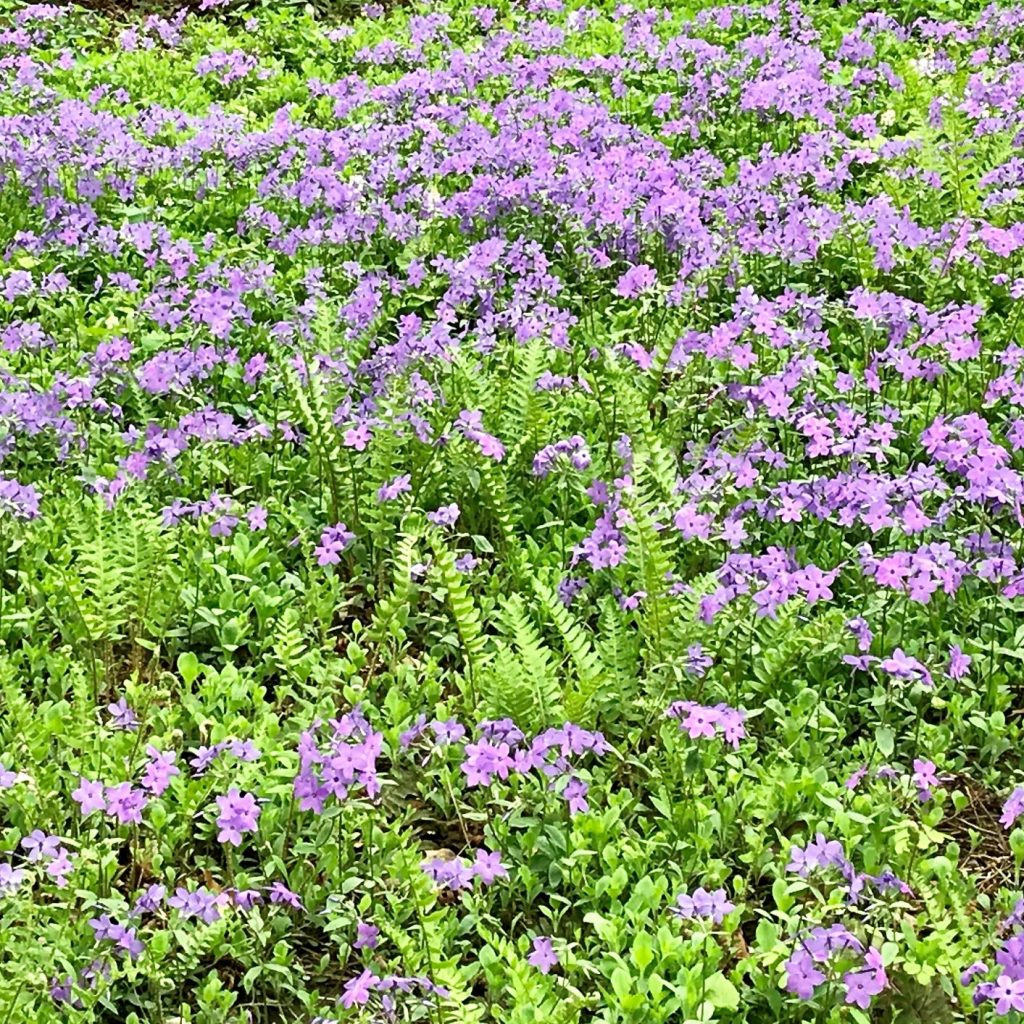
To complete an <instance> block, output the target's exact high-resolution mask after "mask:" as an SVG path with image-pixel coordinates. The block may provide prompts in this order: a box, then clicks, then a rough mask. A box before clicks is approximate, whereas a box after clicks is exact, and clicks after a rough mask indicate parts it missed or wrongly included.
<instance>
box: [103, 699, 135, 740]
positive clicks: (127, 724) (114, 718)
mask: <svg viewBox="0 0 1024 1024" xmlns="http://www.w3.org/2000/svg"><path fill="white" fill-rule="evenodd" d="M107 714H109V715H110V722H109V723H108V724H109V725H110V727H111V728H112V729H125V730H127V731H129V732H130V731H133V730H135V729H138V727H139V719H138V717H137V716H136V714H135V712H134V711H133V710H132V709H131V708H130V707H129V706H128V701H126V700H125V699H124V697H122V698H121V699H120V700H119V701H117V702H116V703H114V704H108V705H107Z"/></svg>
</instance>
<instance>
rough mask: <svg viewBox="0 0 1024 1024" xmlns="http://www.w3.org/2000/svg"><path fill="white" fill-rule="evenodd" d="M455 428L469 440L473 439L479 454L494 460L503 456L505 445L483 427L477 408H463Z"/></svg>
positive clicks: (481, 416) (480, 414) (480, 413)
mask: <svg viewBox="0 0 1024 1024" xmlns="http://www.w3.org/2000/svg"><path fill="white" fill-rule="evenodd" d="M455 426H456V428H457V429H458V430H459V431H460V432H461V433H462V435H463V436H464V437H465V438H466V439H467V440H469V441H473V442H474V443H475V444H476V445H477V446H478V447H479V448H480V452H481V454H483V455H485V456H486V457H487V458H489V459H494V461H495V462H501V460H502V459H503V458H505V446H504V445H503V444H502V443H501V442H500V441H499V440H498V439H497V438H496V437H495V436H494V435H493V434H488V433H487V432H486V431H485V430H484V429H483V413H482V412H480V411H479V410H478V409H464V410H463V411H462V412H460V413H459V418H458V420H457V421H456V423H455Z"/></svg>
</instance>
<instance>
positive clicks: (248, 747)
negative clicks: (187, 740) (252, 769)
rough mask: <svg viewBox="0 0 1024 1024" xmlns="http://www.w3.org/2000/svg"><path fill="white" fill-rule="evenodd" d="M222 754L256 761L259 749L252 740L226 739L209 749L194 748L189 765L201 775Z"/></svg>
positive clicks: (203, 747)
mask: <svg viewBox="0 0 1024 1024" xmlns="http://www.w3.org/2000/svg"><path fill="white" fill-rule="evenodd" d="M222 754H231V756H232V757H236V758H238V760H239V761H247V762H252V761H258V760H259V759H260V756H261V755H260V751H259V748H258V747H257V746H256V745H255V744H254V743H253V741H252V740H239V739H226V740H221V741H220V742H219V743H214V744H213V746H211V747H206V746H200V747H196V749H195V750H194V751H192V756H191V757H190V759H189V764H190V765H191V766H192V771H193V772H194V773H195V774H196V775H202V774H203V773H204V772H206V770H207V769H208V768H209V767H210V766H211V765H212V764H213V763H214V762H215V761H216V760H217V759H218V758H219V757H220V756H221V755H222ZM172 774H173V773H172Z"/></svg>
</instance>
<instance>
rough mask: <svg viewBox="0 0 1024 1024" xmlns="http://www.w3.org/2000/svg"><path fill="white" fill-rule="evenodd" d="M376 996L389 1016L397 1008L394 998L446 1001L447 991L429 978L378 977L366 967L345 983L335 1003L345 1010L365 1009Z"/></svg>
mask: <svg viewBox="0 0 1024 1024" xmlns="http://www.w3.org/2000/svg"><path fill="white" fill-rule="evenodd" d="M375 994H376V995H377V996H378V997H379V998H380V1001H381V1009H382V1010H383V1011H384V1012H385V1013H386V1014H391V1013H392V1012H393V1011H394V1009H395V1006H396V1000H395V996H404V997H406V998H410V997H415V998H417V999H419V1000H424V1001H426V1000H427V999H428V997H430V996H436V997H437V998H439V999H447V998H448V989H446V988H445V987H444V986H443V985H435V984H434V983H433V982H432V981H431V980H430V979H429V978H420V977H414V978H403V977H400V976H399V975H388V976H386V977H383V978H380V977H378V976H377V975H376V974H374V973H373V971H371V970H370V969H369V968H366V969H365V970H364V971H363V972H362V974H360V975H358V977H355V978H352V979H350V980H349V981H347V982H345V987H344V989H343V991H342V994H341V998H340V999H339V1000H338V1002H339V1003H340V1004H341V1005H342V1006H343V1007H345V1009H346V1010H347V1009H351V1008H352V1007H353V1006H365V1005H366V1004H367V1003H368V1002H369V1001H370V998H371V996H373V995H375Z"/></svg>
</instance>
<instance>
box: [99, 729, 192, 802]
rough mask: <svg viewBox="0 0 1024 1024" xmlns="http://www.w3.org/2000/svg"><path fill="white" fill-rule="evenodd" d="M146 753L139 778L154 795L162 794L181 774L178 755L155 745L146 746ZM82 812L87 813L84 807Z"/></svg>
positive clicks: (142, 785) (144, 787) (143, 786)
mask: <svg viewBox="0 0 1024 1024" xmlns="http://www.w3.org/2000/svg"><path fill="white" fill-rule="evenodd" d="M146 753H147V754H148V755H149V760H148V761H147V762H146V767H145V769H144V771H143V773H142V778H141V779H139V785H140V786H141V787H142V788H143V789H145V790H148V791H149V792H150V793H152V794H153V796H162V795H163V793H165V792H166V790H167V787H168V786H169V785H170V784H171V779H172V778H174V776H175V775H180V774H181V769H180V768H179V767H178V766H177V765H176V764H175V763H174V762H175V761H176V760H177V759H178V755H177V754H176V753H175V752H174V751H173V750H169V751H167V753H161V752H160V751H159V750H157V749H156V747H153V746H148V747H146ZM82 813H83V814H84V813H85V810H84V808H83V811H82Z"/></svg>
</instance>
